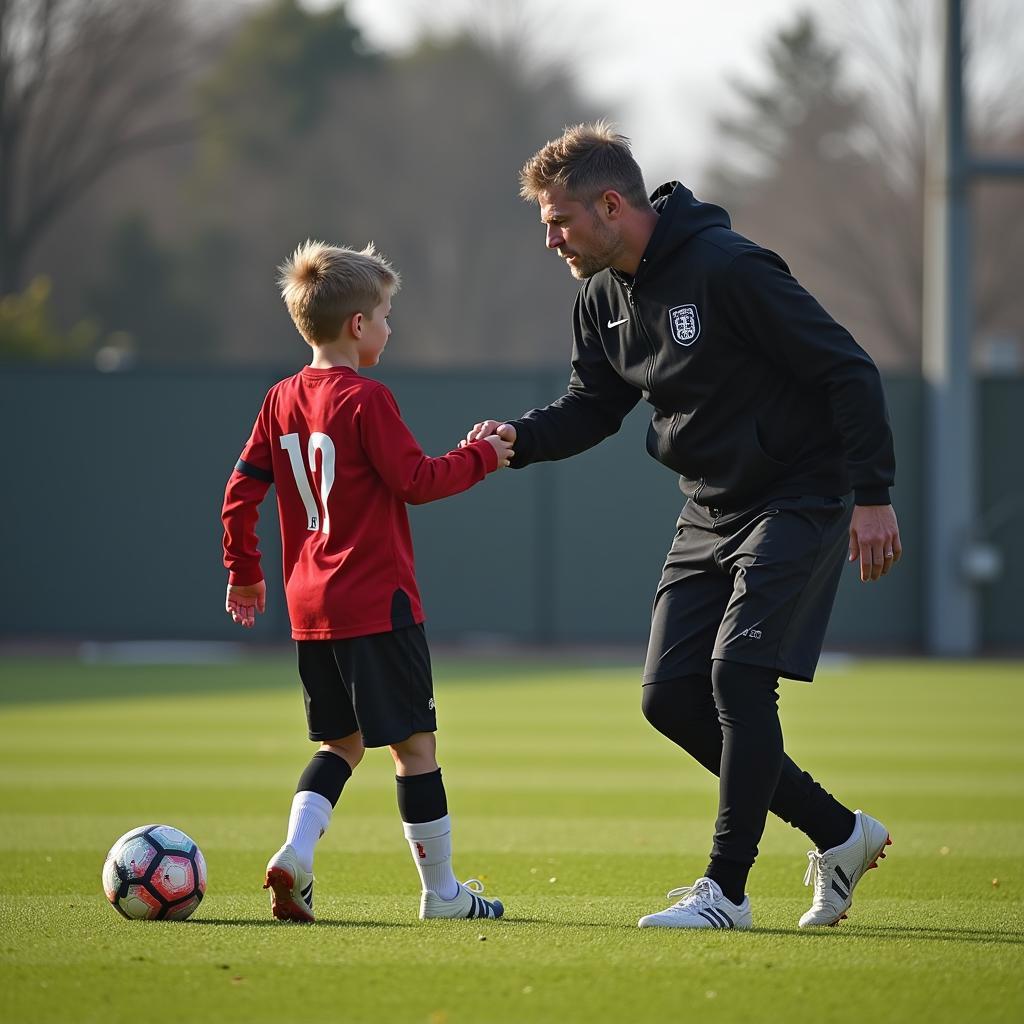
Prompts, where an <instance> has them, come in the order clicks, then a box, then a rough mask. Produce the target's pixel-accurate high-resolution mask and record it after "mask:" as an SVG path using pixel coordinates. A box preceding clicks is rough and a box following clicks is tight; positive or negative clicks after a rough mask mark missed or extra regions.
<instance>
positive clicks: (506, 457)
mask: <svg viewBox="0 0 1024 1024" xmlns="http://www.w3.org/2000/svg"><path fill="white" fill-rule="evenodd" d="M508 429H509V430H511V431H512V433H513V434H515V431H514V430H512V428H511V427H509V428H508ZM484 440H485V441H489V442H490V445H491V447H492V448H493V449H494V451H495V454H496V455H497V456H498V469H504V468H505V467H506V466H507V465H508V464H509V463H510V462H511V461H512V458H513V456H514V455H515V452H514V451H513V449H512V442H511V441H506V440H505V438H503V437H501V436H500V435H499V434H490V435H489V436H488V437H485V438H484Z"/></svg>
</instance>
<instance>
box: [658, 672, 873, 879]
mask: <svg viewBox="0 0 1024 1024" xmlns="http://www.w3.org/2000/svg"><path fill="white" fill-rule="evenodd" d="M778 699H779V694H778V676H777V674H776V673H775V672H774V671H772V670H770V669H763V668H757V667H755V666H751V665H742V664H739V663H736V662H728V661H714V662H712V668H711V676H710V678H708V677H707V676H700V675H692V676H682V677H680V678H677V679H670V680H667V681H665V682H658V683H647V684H645V685H644V688H643V712H644V717H645V718H646V719H647V721H648V722H650V723H651V725H653V726H654V728H655V729H657V730H658V732H660V733H662V734H663V735H665V736H667V737H668V738H669V739H670V740H671V741H672V742H673V743H675V744H677V745H678V746H680V747H682V748H683V749H684V750H685V751H687V753H689V754H690V755H691V756H693V757H694V758H695V759H696V760H697V761H699V762H700V764H702V765H703V766H704V767H705V768H707V770H708V771H709V772H712V773H713V774H714V775H717V776H719V779H720V782H719V804H718V821H717V822H716V824H715V841H714V846H713V848H712V853H711V855H712V857H721V858H723V859H725V860H729V861H733V862H735V863H739V864H748V865H749V864H753V863H754V859H755V858H756V856H757V844H758V843H759V842H760V840H761V834H762V833H763V832H764V823H765V819H766V818H767V816H768V811H769V810H771V811H772V813H773V814H776V815H778V816H779V817H780V818H782V820H783V821H785V822H788V823H789V824H790V825H792V826H793V827H794V828H798V829H800V831H801V832H803V833H804V834H805V835H807V836H808V837H809V838H810V840H811V842H813V843H814V844H815V846H817V847H818V848H819V849H821V850H825V849H828V848H830V847H832V846H838V845H839V844H840V843H843V842H845V841H846V840H847V839H848V838H849V835H850V831H851V828H852V822H853V814H852V812H851V811H849V810H848V809H847V808H845V807H844V806H843V805H842V804H841V803H839V801H837V800H836V799H835V798H834V797H832V796H831V795H830V794H829V793H827V792H826V791H825V790H824V789H823V788H822V787H821V786H820V785H818V783H817V782H815V781H814V779H813V778H811V776H810V775H808V774H807V772H805V771H801V770H800V769H799V768H798V767H797V766H796V765H795V764H794V763H793V762H792V761H791V760H790V759H789V758H788V757H787V756H786V753H785V751H784V750H783V744H782V727H781V725H780V723H779V710H778Z"/></svg>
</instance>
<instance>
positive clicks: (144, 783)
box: [0, 657, 1024, 1024]
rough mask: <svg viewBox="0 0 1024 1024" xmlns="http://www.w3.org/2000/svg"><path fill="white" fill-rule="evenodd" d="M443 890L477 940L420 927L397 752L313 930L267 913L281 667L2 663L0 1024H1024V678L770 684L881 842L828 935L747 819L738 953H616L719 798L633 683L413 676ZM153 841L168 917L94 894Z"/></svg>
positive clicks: (284, 704)
mask: <svg viewBox="0 0 1024 1024" xmlns="http://www.w3.org/2000/svg"><path fill="white" fill-rule="evenodd" d="M435 676H436V690H437V695H438V713H439V717H440V722H441V730H442V731H441V734H440V761H441V764H442V766H443V768H444V772H445V780H446V785H447V789H448V796H449V804H450V808H451V812H452V815H453V818H454V823H455V833H454V838H455V867H456V871H457V872H458V873H459V874H460V875H462V876H469V875H475V876H477V877H480V878H482V879H483V880H484V881H485V883H486V885H487V892H488V894H490V895H496V896H498V897H500V898H501V899H502V900H503V901H504V902H505V904H506V907H507V917H506V918H505V919H504V920H502V921H491V922H485V923H479V922H475V921H465V922H427V923H422V922H419V921H418V920H417V919H416V910H417V903H418V901H417V892H418V884H417V879H416V875H415V871H414V868H413V866H412V864H411V862H410V857H409V853H408V849H407V847H406V845H405V842H404V840H403V839H402V833H401V826H400V825H399V823H398V819H397V814H396V812H395V810H394V782H393V775H392V768H391V764H390V758H389V757H388V756H387V754H386V752H384V751H372V752H370V753H369V754H368V756H367V758H366V760H365V761H364V762H363V765H362V766H361V767H360V769H359V771H358V772H357V774H356V777H355V778H354V779H353V780H352V782H350V783H349V786H348V788H347V789H346V791H345V793H344V795H343V797H342V802H341V804H339V810H338V813H336V815H335V818H334V822H333V824H332V827H331V830H330V832H329V833H328V834H327V836H326V837H325V838H324V840H323V841H322V843H321V844H320V850H319V853H318V857H317V865H316V872H317V879H318V881H317V911H318V915H319V921H318V923H317V924H316V925H314V926H311V927H303V926H299V925H285V924H279V923H277V922H274V921H272V920H271V919H270V918H269V913H268V906H267V900H266V895H265V894H264V893H263V892H262V891H261V889H260V884H261V882H262V877H263V866H264V863H265V861H266V859H267V856H268V855H269V854H270V853H272V852H273V851H274V850H275V849H276V848H277V846H278V845H279V844H280V842H281V841H282V838H283V829H284V825H285V821H286V816H287V809H288V806H289V802H290V799H291V793H292V790H293V788H294V783H295V780H296V778H297V776H298V773H299V772H300V770H301V769H302V767H303V765H304V764H305V763H306V760H307V759H308V757H309V753H310V751H311V746H310V745H309V744H308V741H306V740H305V733H304V721H303V716H302V706H301V700H300V698H299V696H298V692H297V690H296V688H295V684H294V682H293V672H292V668H291V662H290V661H289V660H284V659H281V658H277V657H272V658H264V659H261V660H253V661H251V662H250V661H246V662H243V663H240V664H236V665H232V666H173V667H145V668H144V667H129V666H123V665H121V666H113V665H110V666H103V665H80V664H77V663H75V662H73V661H70V660H67V661H57V660H11V659H8V660H6V661H4V662H2V663H0V925H2V927H0V1019H2V1020H3V1021H4V1022H11V1024H15V1022H18V1024H20V1022H23V1021H24V1022H33V1024H35V1022H45V1021H72V1022H77V1021H83V1022H84V1021H105V1022H117V1021H139V1022H142V1021H144V1022H145V1024H158V1022H162V1021H183V1020H198V1021H225V1022H228V1021H232V1022H233V1021H245V1022H259V1021H273V1022H276V1024H281V1022H288V1021H335V1020H337V1021H344V1022H346V1024H358V1022H364V1021H373V1022H377V1021H382V1022H383V1021H386V1022H389V1024H390V1022H406V1021H410V1022H422V1024H462V1022H466V1024H477V1022H480V1024H483V1022H490V1021H508V1022H513V1021H515V1022H546V1021H557V1022H559V1024H571V1022H576V1021H587V1022H605V1021H623V1022H627V1021H630V1022H631V1021H656V1022H662V1021H684V1022H685V1021H688V1020H689V1021H752V1022H758V1021H793V1022H804V1021H822V1022H843V1021H856V1022H857V1024H864V1022H865V1021H883V1020H884V1021H898V1022H899V1021H927V1022H928V1024H938V1022H943V1021H951V1022H953V1021H955V1022H963V1021H1020V1020H1022V1019H1024V955H1022V954H1024V922H1022V911H1024V725H1022V723H1024V663H978V662H972V663H959V664H940V663H927V662H902V663H895V662H893V663H883V662H860V663H852V664H850V665H848V666H845V667H842V668H839V667H836V668H834V669H831V670H827V671H824V672H821V673H819V678H818V681H817V682H816V683H815V685H814V686H812V687H808V686H803V685H799V684H790V683H785V684H783V697H782V707H783V722H784V726H785V730H786V736H787V748H788V750H789V752H790V753H791V754H792V756H793V757H794V758H795V759H796V760H797V761H798V763H801V764H803V765H805V766H806V767H808V768H810V769H811V770H813V771H814V772H815V774H816V775H817V776H818V777H819V778H820V779H821V780H822V782H823V783H824V784H825V785H826V786H828V787H830V788H831V789H833V791H834V792H836V794H837V795H838V796H840V798H841V799H844V800H846V801H847V802H848V803H850V804H851V805H854V806H863V807H864V808H865V809H866V810H870V812H871V813H872V814H874V815H876V816H877V817H880V818H882V820H884V821H885V822H886V823H887V825H888V826H889V828H890V829H891V831H892V835H893V838H894V842H895V845H894V846H893V847H892V848H891V851H890V856H889V858H888V859H887V860H886V861H885V862H884V864H883V865H882V868H881V870H879V871H873V872H871V874H870V875H869V876H868V877H867V878H866V879H865V881H864V883H863V884H862V886H861V887H860V888H858V890H857V898H856V902H855V904H854V907H853V910H852V911H851V914H850V919H849V920H848V921H845V922H843V923H842V924H841V925H840V926H839V927H837V928H834V929H826V930H824V931H821V932H817V933H807V932H800V931H799V930H798V929H797V927H796V921H797V918H798V917H799V915H800V913H801V912H802V911H803V910H804V909H806V906H807V904H808V900H809V898H808V893H809V890H805V889H804V888H803V887H802V885H801V882H802V877H803V871H804V867H805V864H806V859H805V852H806V850H807V841H806V840H805V838H804V837H803V836H801V835H799V834H798V833H796V832H795V831H793V830H792V829H790V828H789V827H788V826H785V825H782V824H781V823H779V822H777V821H770V822H769V825H768V830H767V832H766V834H765V838H764V841H763V842H762V846H761V848H762V855H761V857H760V859H759V861H758V864H757V866H756V868H755V870H754V873H753V874H752V876H751V879H750V884H749V886H748V889H749V891H750V894H751V897H752V900H753V906H754V915H755V924H756V930H754V931H751V932H747V933H739V932H699V933H680V932H668V933H666V932H662V931H660V930H643V931H640V930H638V929H637V928H636V919H637V917H638V916H639V915H640V914H642V913H646V912H649V911H651V910H653V909H658V908H660V907H662V906H663V905H664V902H665V901H664V899H663V897H664V893H665V891H666V890H668V889H669V888H671V887H673V886H677V885H685V884H689V883H690V882H692V881H693V879H694V877H695V876H697V875H699V874H700V873H701V872H702V870H703V868H704V865H705V863H706V854H707V851H708V848H709V844H710V832H711V825H712V823H713V820H714V810H715V803H716V800H715V796H716V790H715V786H714V784H713V780H712V779H711V777H710V776H708V775H707V774H706V773H704V772H703V770H702V769H700V768H698V767H697V766H696V765H694V764H692V763H690V762H688V761H687V759H686V758H685V756H684V755H682V754H681V753H679V752H677V751H676V750H675V749H674V748H673V747H671V746H670V745H669V744H668V742H667V741H665V740H663V739H662V738H661V737H659V736H658V735H657V734H656V733H654V732H653V730H651V729H650V727H649V726H648V725H647V724H646V723H645V722H644V721H643V719H642V717H641V716H640V712H639V693H638V684H637V681H636V671H635V670H633V669H625V668H609V667H603V668H593V667H590V668H588V667H581V666H579V665H575V664H570V663H565V664H560V663H558V662H551V663H547V664H539V663H527V662H522V663H520V662H518V661H515V660H510V661H503V662H501V661H494V662H486V663H485V662H468V661H445V660H443V659H439V660H438V662H437V664H436V665H435ZM153 821H161V822H167V823H170V824H174V825H177V826H178V827H180V828H183V829H184V830H185V831H187V832H188V833H189V834H191V835H192V836H193V838H195V839H196V840H197V841H198V842H199V844H200V845H201V846H202V848H203V850H204V852H205V854H206V858H207V861H208V863H209V870H210V883H209V889H208V891H207V896H206V899H205V900H204V902H203V904H202V906H201V907H200V908H199V910H198V911H197V913H196V915H195V916H194V918H193V919H192V920H191V921H188V922H186V923H183V924H165V923H158V922H157V923H135V922H128V921H124V920H122V919H121V918H120V917H119V916H118V915H117V914H115V913H114V911H113V910H112V909H111V908H110V907H109V906H108V905H107V903H106V901H105V899H104V897H103V894H102V892H101V890H100V883H99V872H100V866H101V862H102V860H103V855H104V853H105V852H106V850H107V848H108V846H109V845H110V844H111V842H112V841H113V840H114V839H115V838H116V837H117V836H119V835H120V834H121V833H123V832H125V831H127V830H128V829H129V828H131V827H132V826H135V825H138V824H144V823H147V822H153Z"/></svg>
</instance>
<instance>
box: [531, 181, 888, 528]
mask: <svg viewBox="0 0 1024 1024" xmlns="http://www.w3.org/2000/svg"><path fill="white" fill-rule="evenodd" d="M651 200H652V202H653V203H654V206H655V209H656V210H657V211H658V213H659V215H660V216H659V220H658V224H657V226H656V227H655V230H654V234H653V235H652V236H651V239H650V241H649V243H648V245H647V248H646V250H645V252H644V255H643V258H642V259H641V261H640V266H639V268H638V269H637V273H636V276H635V277H634V278H632V279H630V278H629V276H628V275H626V274H623V273H621V272H619V271H616V270H602V271H600V272H599V273H597V274H595V275H594V276H593V277H591V278H590V279H589V280H587V281H586V283H585V284H584V285H583V287H582V288H581V290H580V292H579V295H578V296H577V299H576V304H575V308H574V311H573V338H574V345H573V357H572V374H571V376H570V379H569V388H568V392H567V393H566V394H565V395H564V396H563V397H562V398H560V399H558V401H556V402H553V403H552V404H551V405H548V406H546V407H545V408H543V409H534V410H533V411H532V412H528V413H526V414H525V415H524V416H523V417H522V419H519V420H513V421H511V422H512V424H513V426H515V428H516V432H517V438H516V444H515V449H516V455H515V459H514V460H513V462H512V465H513V467H515V468H520V467H522V466H527V465H529V464H530V463H532V462H541V461H549V460H553V459H564V458H568V457H569V456H570V455H575V454H577V453H579V452H582V451H585V450H586V449H588V448H591V447H593V446H594V445H595V444H597V443H598V442H599V441H602V440H603V439H604V438H606V437H608V436H609V435H611V434H614V433H615V432H616V431H617V430H618V429H619V427H620V426H621V424H622V420H623V418H624V417H625V416H626V415H627V413H629V411H630V410H631V409H632V408H633V407H634V406H635V405H636V403H637V402H638V401H639V400H640V399H641V398H643V399H645V400H646V401H647V402H649V403H650V404H651V405H652V406H653V407H654V415H653V417H652V420H651V426H650V428H649V430H648V434H647V450H648V452H650V454H651V455H652V456H654V458H656V459H657V460H658V461H659V462H662V463H664V465H666V466H668V467H669V468H670V469H673V470H675V472H677V473H679V475H680V487H681V488H682V490H683V492H684V493H685V494H686V495H687V496H688V497H689V498H691V499H692V500H694V501H696V502H698V503H700V504H701V505H704V506H707V507H709V508H713V509H721V510H723V511H726V512H728V511H733V510H739V509H742V508H747V507H750V506H752V505H755V504H758V503H760V502H763V501H769V500H771V499H773V498H778V497H783V496H795V495H806V494H813V495H820V496H822V497H836V496H840V495H844V494H846V493H848V492H849V491H850V490H851V488H852V489H853V491H854V498H855V501H856V502H857V504H860V505H886V504H889V487H891V486H892V483H893V476H894V472H895V459H894V456H893V445H892V434H891V431H890V429H889V423H888V418H887V413H886V406H885V397H884V394H883V392H882V384H881V380H880V378H879V375H878V370H877V369H876V367H875V365H874V363H873V362H872V361H871V359H870V357H869V356H868V355H867V354H866V353H865V352H864V351H863V349H861V348H860V346H859V345H858V344H857V343H856V342H855V341H854V340H853V338H852V337H851V336H850V334H849V332H848V331H846V330H845V329H844V328H843V327H840V326H839V324H837V323H836V322H835V321H834V320H833V319H832V318H831V317H830V316H829V315H828V313H826V312H825V310H824V309H822V307H821V306H820V305H819V304H818V303H817V302H816V301H815V299H814V298H813V297H812V296H811V295H809V294H808V293H807V292H806V291H805V290H804V289H803V288H802V287H801V286H800V285H799V284H798V283H797V281H796V280H795V279H794V278H793V277H792V275H791V274H790V273H789V268H788V267H787V266H786V264H785V263H784V262H783V260H782V259H781V258H780V257H779V256H777V255H776V254H775V253H773V252H770V251H769V250H767V249H763V248H761V247H760V246H759V245H755V244H754V243H753V242H751V241H749V240H748V239H746V238H744V237H743V236H742V235H739V234H737V233H736V232H735V231H732V230H731V228H730V222H729V215H728V214H727V213H726V212H725V211H724V210H723V209H721V208H720V207H718V206H712V205H711V204H709V203H702V202H699V201H698V200H696V199H695V198H694V197H693V193H692V192H690V190H689V189H687V188H684V187H683V186H682V185H680V184H678V183H677V182H670V183H669V184H667V185H663V186H662V187H661V188H660V189H658V191H657V192H655V193H654V195H653V196H652V197H651Z"/></svg>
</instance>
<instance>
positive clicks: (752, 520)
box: [644, 496, 853, 683]
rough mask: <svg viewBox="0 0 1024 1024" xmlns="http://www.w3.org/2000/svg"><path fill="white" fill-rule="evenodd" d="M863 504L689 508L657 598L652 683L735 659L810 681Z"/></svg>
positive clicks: (835, 501)
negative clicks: (725, 511) (721, 510)
mask: <svg viewBox="0 0 1024 1024" xmlns="http://www.w3.org/2000/svg"><path fill="white" fill-rule="evenodd" d="M852 512H853V501H852V498H851V497H850V496H847V497H845V498H819V497H813V496H811V497H802V498H779V499H776V500H774V501H772V502H769V503H768V504H767V505H764V506H760V507H758V508H755V509H751V510H748V511H745V512H742V513H736V514H732V515H728V516H720V517H719V518H718V519H717V520H716V519H715V518H714V517H713V516H712V514H711V513H710V512H709V510H708V509H705V508H702V507H701V506H700V505H697V504H695V503H694V502H692V501H688V502H687V503H686V505H685V506H684V507H683V511H682V514H681V515H680V517H679V522H678V523H677V524H676V536H675V540H674V541H673V542H672V547H671V548H670V549H669V553H668V557H667V559H666V560H665V568H664V570H663V571H662V575H661V582H660V583H659V585H658V593H657V596H656V597H655V599H654V612H653V615H652V620H651V638H650V643H649V646H648V649H647V664H646V665H645V666H644V682H645V683H656V682H663V681H664V680H666V679H674V678H677V677H679V676H686V675H701V674H710V672H711V662H712V661H713V660H715V659H718V660H720V661H735V662H741V663H743V664H747V665H758V666H760V667H763V668H771V669H774V670H776V671H777V672H778V673H779V675H781V676H786V677H787V678H789V679H802V680H806V681H810V680H811V679H813V678H814V670H815V667H816V666H817V664H818V658H819V656H820V655H821V646H822V643H823V642H824V639H825V630H826V628H827V626H828V620H829V616H830V615H831V613H832V603H833V601H834V600H835V595H836V589H837V588H838V586H839V577H840V575H841V573H842V569H843V565H844V564H845V561H846V554H847V552H848V550H849V528H850V516H851V514H852Z"/></svg>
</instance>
